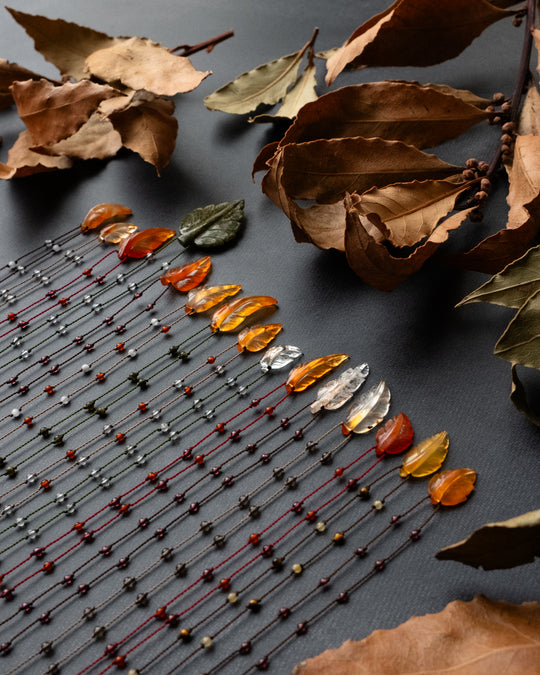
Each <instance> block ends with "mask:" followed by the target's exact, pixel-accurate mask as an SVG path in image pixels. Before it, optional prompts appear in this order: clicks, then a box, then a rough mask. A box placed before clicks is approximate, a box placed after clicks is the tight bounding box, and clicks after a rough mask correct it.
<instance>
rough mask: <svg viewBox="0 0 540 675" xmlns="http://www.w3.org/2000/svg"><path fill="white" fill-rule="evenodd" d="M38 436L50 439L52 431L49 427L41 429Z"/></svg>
mask: <svg viewBox="0 0 540 675" xmlns="http://www.w3.org/2000/svg"><path fill="white" fill-rule="evenodd" d="M38 434H39V435H40V436H41V437H42V438H49V436H50V435H51V430H50V429H49V427H41V429H40V430H39V431H38Z"/></svg>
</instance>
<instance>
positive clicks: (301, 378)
mask: <svg viewBox="0 0 540 675" xmlns="http://www.w3.org/2000/svg"><path fill="white" fill-rule="evenodd" d="M348 358H349V355H348V354H330V355H329V356H321V357H320V358H318V359H313V361H309V362H308V363H301V364H300V365H299V366H296V368H294V369H293V370H291V372H290V374H289V377H288V379H287V382H286V384H285V387H286V389H287V391H304V390H305V389H307V388H308V387H311V385H312V384H314V383H315V382H317V380H320V379H321V377H324V375H326V374H327V373H329V372H331V371H332V370H334V368H337V367H338V366H340V365H341V364H342V363H343V361H346V360H347V359H348Z"/></svg>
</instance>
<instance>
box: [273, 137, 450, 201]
mask: <svg viewBox="0 0 540 675" xmlns="http://www.w3.org/2000/svg"><path fill="white" fill-rule="evenodd" d="M280 152H281V153H282V167H283V168H282V174H281V180H280V181H279V183H280V185H281V187H282V188H283V190H284V191H285V193H286V194H287V195H288V196H289V197H291V198H293V199H315V200H317V201H319V202H327V203H332V202H336V201H338V200H339V199H342V198H343V197H344V195H345V193H346V192H355V191H356V192H358V193H362V192H364V191H365V190H369V189H370V188H371V187H373V186H376V187H383V186H384V185H389V184H390V183H397V182H400V181H407V180H412V179H417V180H422V179H427V178H445V177H448V176H451V175H455V174H458V173H460V172H461V169H460V168H459V167H457V166H454V165H452V164H448V163H446V162H443V161H442V160H441V159H439V158H438V157H436V156H435V155H429V154H427V153H425V152H422V151H420V150H418V149H417V148H415V147H413V146H412V145H407V144H406V143H401V142H400V141H385V140H382V139H380V138H361V137H356V138H339V139H331V140H325V139H322V140H317V141H310V142H307V143H296V144H294V143H293V144H289V145H286V146H284V147H283V148H282V149H281V151H280ZM280 152H278V153H276V155H275V156H274V158H273V160H272V164H274V163H275V162H276V161H277V160H276V158H277V156H278V155H279V154H280ZM278 180H279V179H278ZM264 188H265V186H264V183H263V190H264Z"/></svg>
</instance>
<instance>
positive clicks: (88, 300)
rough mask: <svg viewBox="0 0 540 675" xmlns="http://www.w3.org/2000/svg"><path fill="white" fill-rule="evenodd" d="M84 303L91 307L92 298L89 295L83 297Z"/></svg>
mask: <svg viewBox="0 0 540 675" xmlns="http://www.w3.org/2000/svg"><path fill="white" fill-rule="evenodd" d="M83 302H84V304H85V305H89V304H90V303H91V302H92V296H91V295H89V294H88V293H87V294H86V295H83Z"/></svg>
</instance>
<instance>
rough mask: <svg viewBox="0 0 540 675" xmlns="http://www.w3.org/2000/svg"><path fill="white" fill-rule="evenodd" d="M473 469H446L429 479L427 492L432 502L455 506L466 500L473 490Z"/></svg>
mask: <svg viewBox="0 0 540 675" xmlns="http://www.w3.org/2000/svg"><path fill="white" fill-rule="evenodd" d="M475 481H476V471H474V469H446V470H445V471H441V472H440V473H437V474H435V475H434V476H433V477H432V478H431V479H430V481H429V485H428V493H429V498H430V500H431V503H432V504H442V505H443V506H455V505H456V504H461V502H464V501H466V499H467V497H468V496H469V495H470V494H471V492H472V491H473V490H474V483H475Z"/></svg>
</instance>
